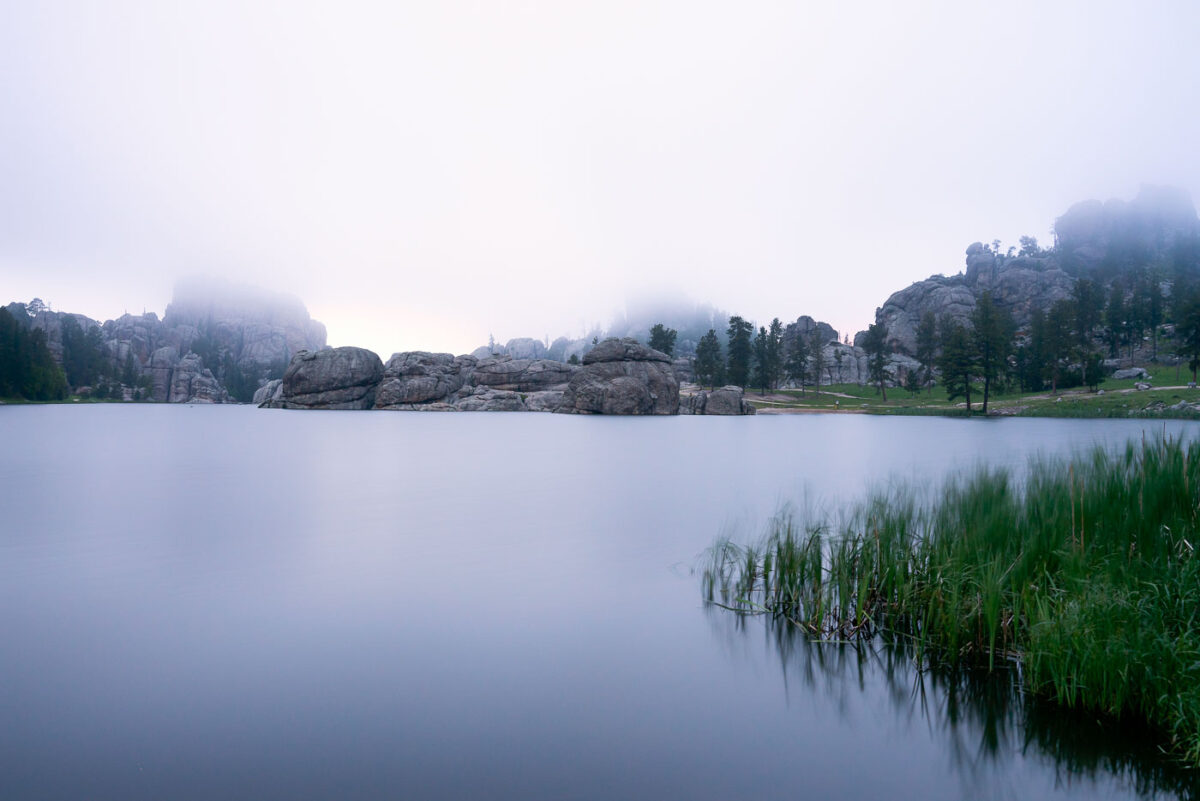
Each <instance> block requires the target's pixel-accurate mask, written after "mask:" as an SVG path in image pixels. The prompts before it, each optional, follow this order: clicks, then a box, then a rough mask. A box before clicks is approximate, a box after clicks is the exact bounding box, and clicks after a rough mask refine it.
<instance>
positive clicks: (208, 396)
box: [167, 353, 229, 403]
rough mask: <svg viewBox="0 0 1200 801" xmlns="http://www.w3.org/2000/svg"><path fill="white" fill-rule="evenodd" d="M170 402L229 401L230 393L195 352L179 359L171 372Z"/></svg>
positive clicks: (168, 397) (168, 398)
mask: <svg viewBox="0 0 1200 801" xmlns="http://www.w3.org/2000/svg"><path fill="white" fill-rule="evenodd" d="M167 402H168V403H228V402H229V393H228V392H226V391H225V387H223V386H221V384H220V382H219V381H217V379H216V378H214V377H213V374H212V372H211V371H210V370H209V369H208V368H206V367H205V366H204V362H203V361H202V360H201V359H200V357H199V356H197V355H196V354H195V353H189V354H188V355H187V356H184V357H183V358H182V359H180V360H179V363H178V364H176V365H175V369H174V370H173V371H172V373H171V386H170V391H169V393H168V395H167Z"/></svg>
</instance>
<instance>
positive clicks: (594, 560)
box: [0, 404, 1200, 799]
mask: <svg viewBox="0 0 1200 801" xmlns="http://www.w3.org/2000/svg"><path fill="white" fill-rule="evenodd" d="M1164 430H1165V431H1167V432H1168V433H1176V434H1177V433H1181V432H1182V433H1186V434H1188V435H1191V434H1193V433H1194V432H1196V431H1197V430H1200V429H1197V428H1196V427H1195V424H1191V423H1186V422H1180V421H1172V422H1166V423H1164V422H1161V421H1160V422H1147V421H1121V420H1050V419H991V420H958V419H945V418H920V417H910V418H894V417H893V418H884V417H871V416H860V415H803V416H767V415H762V416H758V417H749V418H719V417H678V418H602V417H574V416H560V415H542V414H502V413H451V414H432V413H427V414H422V413H390V412H374V413H366V412H287V411H268V410H259V409H255V408H252V407H245V406H242V407H237V406H230V407H220V406H215V407H205V406H155V405H137V406H134V405H117V404H111V405H88V406H61V405H60V406H10V407H0V442H2V443H3V458H2V459H0V641H2V642H3V643H4V648H3V656H2V657H0V710H2V712H0V714H2V718H3V720H4V725H3V726H2V727H0V797H2V798H5V799H58V798H63V799H65V798H72V799H74V798H89V799H107V798H119V799H163V798H170V799H214V798H222V799H240V798H245V799H276V798H278V799H285V798H286V799H297V798H343V799H359V798H361V799H380V798H422V799H441V798H446V799H450V798H454V799H462V798H496V799H508V798H513V799H517V798H520V799H533V798H555V799H558V798H562V799H618V798H630V799H641V798H646V799H649V798H654V799H664V798H687V799H734V798H756V799H770V798H814V799H817V798H846V799H877V798H885V797H886V798H914V799H960V798H965V797H970V798H997V799H1000V798H1005V799H1007V798H1013V799H1039V798H1055V799H1059V798H1063V799H1066V798H1079V799H1083V798H1089V799H1091V798H1132V797H1138V794H1139V791H1147V792H1148V791H1152V790H1153V789H1154V788H1155V782H1157V781H1159V780H1160V778H1161V777H1159V778H1156V777H1157V776H1158V774H1157V773H1156V771H1158V770H1160V768H1161V766H1160V765H1159V764H1158V763H1156V762H1155V761H1154V758H1153V755H1152V754H1149V755H1148V754H1146V753H1144V751H1145V750H1146V749H1145V747H1144V745H1145V738H1144V737H1141V736H1138V735H1137V734H1136V733H1133V734H1130V733H1128V732H1126V733H1125V734H1120V733H1114V732H1112V731H1111V730H1110V729H1107V728H1105V727H1102V726H1101V727H1099V728H1097V724H1095V722H1094V721H1089V720H1086V719H1085V720H1079V721H1074V720H1071V719H1070V718H1069V717H1068V718H1064V716H1061V715H1056V714H1046V712H1045V710H1043V709H1041V708H1039V706H1038V705H1036V704H1030V703H1029V702H1028V700H1027V699H1021V698H1019V697H1014V693H1012V692H1010V691H1006V690H1005V686H1006V685H1005V683H1004V680H1003V679H998V680H996V682H994V686H993V685H992V684H987V683H984V684H983V685H981V686H982V687H983V689H982V690H980V689H978V686H976V685H971V686H968V687H966V688H965V689H964V688H961V687H957V688H956V687H955V685H954V684H953V682H947V681H943V680H939V678H938V677H935V676H930V675H924V676H920V675H918V674H917V673H916V672H915V671H913V669H912V667H911V664H910V663H909V662H907V661H906V660H905V659H904V658H903V656H902V655H895V654H886V653H872V652H868V653H867V654H865V655H860V654H858V653H856V652H855V651H854V650H853V649H847V648H839V647H838V646H830V645H822V646H816V645H809V644H807V643H805V642H804V641H803V640H800V639H797V638H794V637H791V636H789V635H788V633H787V632H779V631H773V630H770V629H769V628H768V627H767V626H766V625H765V624H764V623H763V622H762V621H760V620H749V621H745V622H739V621H738V620H737V619H736V618H735V617H733V616H731V615H729V614H728V613H725V612H722V611H720V610H712V609H706V608H705V606H704V604H703V603H702V599H701V591H700V582H699V579H698V577H697V576H696V575H695V574H693V572H692V568H693V567H694V566H695V565H696V564H697V561H698V558H699V557H700V555H701V554H702V552H703V551H704V549H705V548H706V547H708V546H709V545H710V544H711V543H712V542H713V540H714V539H715V538H716V537H717V536H718V535H721V534H729V535H732V536H734V537H735V538H738V539H742V540H749V539H756V538H757V537H758V536H759V535H760V534H761V532H762V529H763V525H764V523H765V521H766V520H767V519H768V518H769V517H770V516H771V515H772V514H773V513H774V512H775V511H777V510H778V509H779V508H780V507H781V505H782V504H784V503H793V504H796V505H798V506H806V507H811V508H821V507H823V506H824V507H826V508H836V507H837V506H838V504H840V503H842V502H845V501H847V500H853V499H856V498H859V497H861V496H862V495H863V493H864V492H865V491H866V490H867V488H868V487H870V486H884V485H886V483H887V482H888V481H889V480H893V479H896V478H899V479H901V480H907V481H912V482H917V484H918V486H931V485H933V484H936V483H937V482H939V481H941V480H942V478H943V477H945V476H947V475H954V474H957V473H960V472H962V471H963V470H965V469H968V468H970V467H971V466H972V465H974V464H976V463H977V462H979V461H981V460H983V461H986V462H987V463H988V464H1002V465H1009V466H1013V467H1015V468H1018V469H1019V468H1020V467H1021V466H1022V465H1024V464H1025V463H1026V460H1027V459H1028V458H1029V456H1030V455H1031V454H1034V453H1038V452H1041V453H1048V454H1066V453H1069V452H1070V451H1072V450H1073V449H1076V448H1080V447H1087V446H1090V445H1092V444H1095V443H1105V444H1116V443H1120V442H1123V441H1125V439H1127V438H1130V437H1136V438H1140V437H1142V436H1143V433H1145V434H1146V435H1148V436H1152V435H1154V434H1155V433H1160V432H1162V431H1164ZM1009 689H1010V690H1011V687H1010V688H1009ZM1006 693H1007V694H1006ZM1064 721H1065V723H1066V725H1065V726H1064ZM1139 748H1140V749H1141V750H1139ZM1162 781H1164V782H1166V783H1167V784H1169V783H1170V781H1171V779H1170V775H1169V772H1168V775H1167V778H1166V779H1162ZM1167 797H1170V794H1169V793H1168V794H1167Z"/></svg>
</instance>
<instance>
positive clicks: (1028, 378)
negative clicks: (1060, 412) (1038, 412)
mask: <svg viewBox="0 0 1200 801" xmlns="http://www.w3.org/2000/svg"><path fill="white" fill-rule="evenodd" d="M1016 369H1017V382H1018V384H1019V386H1020V387H1021V391H1022V392H1037V391H1039V390H1041V389H1042V387H1043V386H1044V384H1043V376H1044V374H1045V370H1046V315H1045V314H1044V313H1043V312H1042V310H1041V309H1039V308H1035V309H1034V310H1033V312H1032V313H1031V314H1030V316H1029V339H1028V340H1026V342H1025V343H1024V344H1023V345H1022V346H1021V347H1019V348H1017V349H1016Z"/></svg>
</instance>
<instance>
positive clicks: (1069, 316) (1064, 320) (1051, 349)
mask: <svg viewBox="0 0 1200 801" xmlns="http://www.w3.org/2000/svg"><path fill="white" fill-rule="evenodd" d="M1074 308H1075V307H1074V304H1073V303H1072V302H1071V301H1069V300H1060V301H1058V302H1057V303H1055V304H1054V305H1053V306H1051V307H1050V312H1049V313H1048V314H1047V315H1046V329H1045V339H1044V342H1045V350H1044V353H1043V355H1044V358H1045V361H1044V363H1043V364H1044V368H1043V369H1044V371H1045V372H1044V373H1043V375H1045V376H1047V377H1048V378H1049V379H1050V391H1051V392H1053V393H1055V394H1057V393H1058V380H1059V378H1060V377H1061V375H1062V367H1063V364H1064V363H1065V362H1067V361H1068V360H1069V359H1070V358H1071V341H1072V338H1073V334H1072V326H1073V317H1074Z"/></svg>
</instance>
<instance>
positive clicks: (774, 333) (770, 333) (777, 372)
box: [767, 317, 783, 389]
mask: <svg viewBox="0 0 1200 801" xmlns="http://www.w3.org/2000/svg"><path fill="white" fill-rule="evenodd" d="M782 375H783V323H781V322H779V318H778V317H776V318H775V319H773V320H771V327H770V328H768V329H767V386H768V387H769V388H770V389H777V388H778V387H779V379H780V378H781V377H782Z"/></svg>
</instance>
